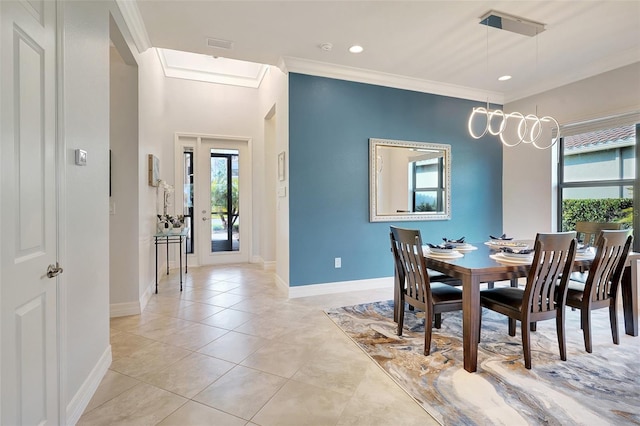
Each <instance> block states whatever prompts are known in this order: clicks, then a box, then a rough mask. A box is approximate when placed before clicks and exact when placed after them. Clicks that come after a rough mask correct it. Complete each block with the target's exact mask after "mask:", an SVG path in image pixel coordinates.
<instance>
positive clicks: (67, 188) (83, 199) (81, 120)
mask: <svg viewBox="0 0 640 426" xmlns="http://www.w3.org/2000/svg"><path fill="white" fill-rule="evenodd" d="M108 7H109V3H107V2H65V4H64V6H63V20H62V25H63V26H64V30H63V32H62V35H63V39H62V43H63V50H62V52H63V65H64V72H63V75H62V82H63V90H62V92H61V97H62V99H61V105H62V110H61V111H60V113H61V114H62V115H63V118H62V129H61V134H62V137H63V140H62V142H63V143H64V145H65V149H66V152H67V157H66V160H67V161H66V163H65V164H64V165H63V168H64V169H65V179H64V182H62V186H63V191H64V193H65V195H66V206H65V209H64V211H65V212H66V217H64V218H63V220H64V221H65V224H64V229H66V235H65V236H63V241H65V249H64V251H65V252H66V260H65V264H64V274H63V278H62V279H63V280H64V283H65V287H66V292H65V295H64V298H65V300H63V301H62V303H63V304H64V305H65V312H64V314H63V317H64V318H66V322H65V323H64V324H62V325H61V328H63V329H64V331H63V333H64V334H65V337H66V340H65V342H64V346H63V347H62V348H61V350H62V351H63V352H64V357H65V358H64V359H65V365H64V366H63V368H62V370H63V377H62V378H61V379H62V382H63V386H64V388H65V391H64V394H63V395H61V400H62V401H63V406H67V404H69V403H70V402H71V401H73V400H76V396H77V394H78V393H79V392H80V390H81V389H82V387H83V386H86V385H85V382H86V381H87V380H88V378H89V377H90V376H91V374H92V372H93V370H94V368H95V367H96V366H97V365H99V363H100V360H101V359H102V358H103V356H104V354H105V352H106V351H108V350H109V170H108V167H109V158H108V155H109V9H108ZM76 148H82V149H84V150H86V151H87V165H86V167H79V166H75V165H74V149H76ZM109 356H110V353H109ZM68 409H69V408H68ZM72 410H73V408H72Z"/></svg>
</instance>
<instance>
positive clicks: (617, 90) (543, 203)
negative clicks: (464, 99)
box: [496, 63, 640, 238]
mask: <svg viewBox="0 0 640 426" xmlns="http://www.w3.org/2000/svg"><path fill="white" fill-rule="evenodd" d="M536 105H537V106H538V112H539V113H538V115H550V116H553V117H554V118H556V120H558V122H559V123H560V125H561V126H562V125H565V124H569V123H574V122H580V121H584V120H588V119H593V118H599V117H606V116H610V115H614V114H617V113H623V112H629V111H634V110H635V111H637V110H640V63H636V64H632V65H629V66H626V67H623V68H620V69H617V70H613V71H610V72H607V73H604V74H600V75H597V76H595V77H591V78H588V79H585V80H581V81H579V82H576V83H573V84H569V85H566V86H563V87H560V88H557V89H554V90H550V91H548V92H544V93H541V94H540V95H537V96H532V97H530V98H526V99H521V100H518V101H515V102H511V103H509V104H506V105H505V106H504V110H505V111H506V112H510V111H520V112H522V113H524V114H528V113H535V110H536ZM496 143H500V142H499V141H496ZM556 154H557V150H556V149H555V147H554V148H552V149H547V150H537V149H535V148H534V147H532V146H530V145H523V144H521V145H519V146H517V147H514V148H504V150H503V177H502V179H503V184H502V189H503V225H504V226H503V229H504V232H506V233H507V234H509V235H514V236H515V237H518V238H532V237H533V236H535V233H536V232H549V231H555V230H556V229H555V228H556V219H555V214H556V213H555V211H556V206H555V203H556V189H557V188H556V184H555V182H554V181H553V179H554V176H555V174H556V172H555V167H556V165H555V160H554V158H556V157H555V155H556Z"/></svg>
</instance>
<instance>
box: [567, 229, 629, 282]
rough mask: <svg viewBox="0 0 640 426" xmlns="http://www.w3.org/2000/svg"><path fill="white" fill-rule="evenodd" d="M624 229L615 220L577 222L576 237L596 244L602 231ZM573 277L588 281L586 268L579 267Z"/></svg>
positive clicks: (584, 242)
mask: <svg viewBox="0 0 640 426" xmlns="http://www.w3.org/2000/svg"><path fill="white" fill-rule="evenodd" d="M618 229H622V224H621V223H615V222H576V233H577V235H576V237H577V238H578V242H581V243H583V244H588V245H590V246H595V244H596V242H597V241H598V236H599V235H600V232H601V231H604V230H618ZM571 279H572V280H574V281H580V282H582V283H585V282H587V271H586V270H585V269H582V268H581V269H579V270H577V271H573V272H572V273H571Z"/></svg>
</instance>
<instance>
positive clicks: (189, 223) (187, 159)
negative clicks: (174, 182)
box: [182, 148, 195, 254]
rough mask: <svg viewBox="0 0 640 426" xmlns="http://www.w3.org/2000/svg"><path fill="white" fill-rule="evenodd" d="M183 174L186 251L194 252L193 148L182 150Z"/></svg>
mask: <svg viewBox="0 0 640 426" xmlns="http://www.w3.org/2000/svg"><path fill="white" fill-rule="evenodd" d="M183 161H184V176H183V177H182V185H183V197H182V199H183V206H182V214H183V215H184V224H185V226H186V227H188V228H189V235H188V236H187V241H186V243H187V253H192V254H193V253H194V250H193V248H194V245H193V242H194V241H193V238H194V236H195V233H194V232H195V231H194V229H193V228H194V226H193V224H194V222H193V148H185V150H184V152H183Z"/></svg>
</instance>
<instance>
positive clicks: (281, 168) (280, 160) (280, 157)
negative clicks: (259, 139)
mask: <svg viewBox="0 0 640 426" xmlns="http://www.w3.org/2000/svg"><path fill="white" fill-rule="evenodd" d="M284 166H285V162H284V151H282V152H281V153H280V154H278V180H280V181H283V180H284Z"/></svg>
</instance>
